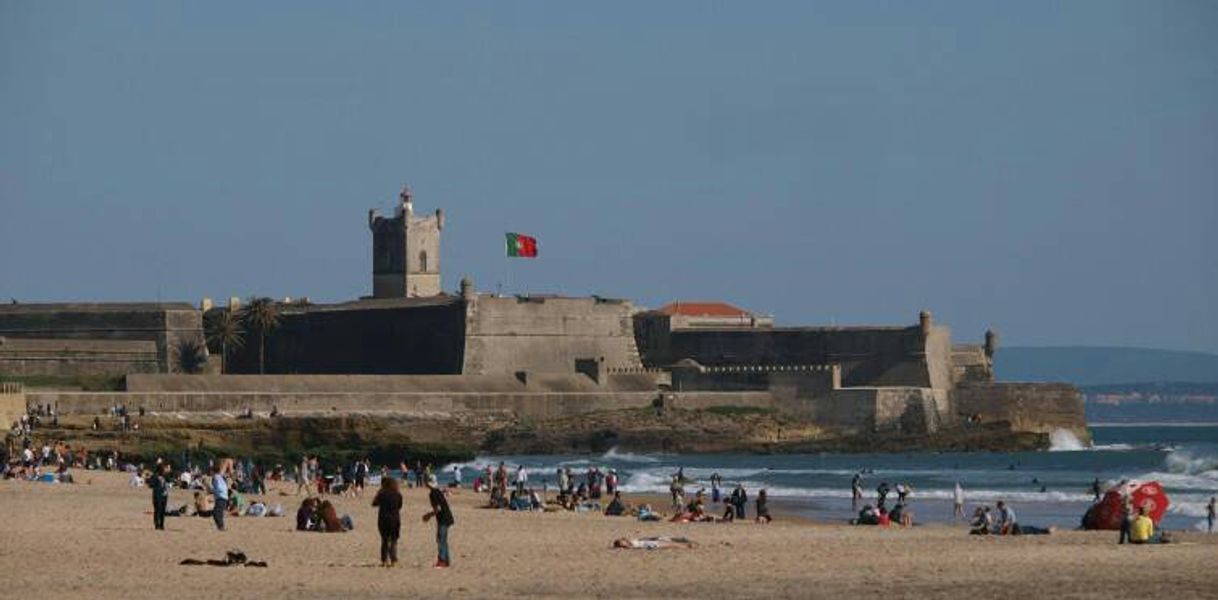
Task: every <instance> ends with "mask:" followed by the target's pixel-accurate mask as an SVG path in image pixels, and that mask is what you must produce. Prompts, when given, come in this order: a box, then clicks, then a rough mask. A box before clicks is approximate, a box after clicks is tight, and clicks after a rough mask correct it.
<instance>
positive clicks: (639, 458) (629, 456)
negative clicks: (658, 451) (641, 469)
mask: <svg viewBox="0 0 1218 600" xmlns="http://www.w3.org/2000/svg"><path fill="white" fill-rule="evenodd" d="M601 460H603V461H605V462H609V461H616V462H629V463H656V462H660V459H658V458H656V457H654V456H647V455H645V454H635V453H633V452H618V450H617V446H614V447H612V448H610V449H609V451H608V452H606V453H604V454H602V455H601Z"/></svg>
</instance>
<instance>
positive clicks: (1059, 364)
mask: <svg viewBox="0 0 1218 600" xmlns="http://www.w3.org/2000/svg"><path fill="white" fill-rule="evenodd" d="M994 359H995V360H994V368H995V371H996V373H995V374H996V375H997V377H998V379H999V380H1003V381H1064V382H1067V383H1073V384H1075V385H1079V386H1094V385H1111V384H1120V383H1133V382H1151V381H1188V382H1216V381H1218V354H1207V353H1204V352H1180V351H1176V350H1151V349H1148V348H1109V347H1100V346H1045V347H1039V348H1036V347H1013V348H999V349H998V355H997V356H995V357H994Z"/></svg>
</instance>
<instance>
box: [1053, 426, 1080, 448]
mask: <svg viewBox="0 0 1218 600" xmlns="http://www.w3.org/2000/svg"><path fill="white" fill-rule="evenodd" d="M1086 449H1087V446H1086V445H1084V444H1083V442H1082V440H1079V439H1078V436H1076V435H1074V433H1073V432H1071V431H1070V430H1068V429H1060V428H1059V429H1054V430H1053V431H1052V432H1051V433H1049V451H1050V452H1073V451H1076V450H1086Z"/></svg>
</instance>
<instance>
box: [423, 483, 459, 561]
mask: <svg viewBox="0 0 1218 600" xmlns="http://www.w3.org/2000/svg"><path fill="white" fill-rule="evenodd" d="M427 490H428V491H427V499H428V501H430V502H431V511H430V512H428V513H426V514H424V515H423V522H424V523H426V522H427V521H430V520H431V519H432V517H435V519H436V564H435V568H437V569H447V568H448V567H451V566H452V557H451V556H450V555H449V552H448V528H449V527H452V526H453V523H455V522H456V520H455V519H453V513H452V510H451V509H449V508H448V499H447V498H445V497H444V492H442V491H440V488H439V486H437V485H436V477H435V475H430V476H428V477H427Z"/></svg>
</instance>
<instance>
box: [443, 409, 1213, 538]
mask: <svg viewBox="0 0 1218 600" xmlns="http://www.w3.org/2000/svg"><path fill="white" fill-rule="evenodd" d="M1091 432H1092V437H1093V440H1094V445H1093V446H1090V447H1088V446H1085V445H1084V444H1082V443H1080V442H1079V441H1078V440H1077V439H1075V438H1074V437H1073V436H1072V435H1070V434H1069V433H1068V432H1065V431H1060V432H1054V434H1053V435H1052V436H1051V440H1052V443H1053V448H1052V449H1051V450H1049V451H1044V452H1014V453H1006V452H908V453H901V454H829V453H820V454H774V455H758V454H689V455H682V454H642V453H631V452H623V451H619V450H618V449H616V448H615V449H612V450H610V451H608V452H605V453H603V454H592V455H546V456H540V455H520V456H483V457H478V458H477V459H475V460H474V461H471V462H469V463H464V464H463V466H464V467H466V469H465V470H464V473H465V474H464V477H463V479H464V480H465V483H466V484H468V483H469V482H471V481H472V480H473V477H474V476H475V474H474V473H473V472H472V471H471V470H470V468H474V467H476V468H481V467H483V466H485V465H487V464H490V465H498V463H499V462H500V461H503V462H505V463H507V465H508V467H509V468H510V469H513V470H514V469H515V467H516V465H521V464H522V465H524V466H525V467H526V468H527V469H528V470H529V483H530V484H531V485H533V486H534V487H538V488H540V487H542V484H543V483H545V484H546V486H547V487H548V488H549V489H550V490H553V488H554V486H555V482H556V481H557V477H556V474H555V473H556V471H555V470H556V469H557V468H559V467H570V468H571V470H572V474H573V475H575V476H576V477H581V478H582V475H583V473H584V472H585V470H586V469H588V468H590V467H593V466H595V467H600V468H601V470H602V471H606V470H608V469H610V468H612V469H616V470H617V473H618V476H619V478H620V480H621V482H622V483H621V489H622V491H624V492H650V493H659V494H667V493H668V486H669V482H670V478H671V476H672V475H673V474H674V473H676V472H677V470H678V469H683V470H684V474H685V477H686V478H687V479H690V480H693V483H687V484H686V486H685V489H686V493H687V494H689V493H693V492H695V491H697V489H699V488H700V487H704V488H706V491H707V495H708V498H709V495H710V477H711V475H712V474H713V473H718V474H719V475H721V476H722V477H723V480H724V487H725V488H727V490H726V491H730V489H731V488H732V487H734V486H735V485H736V483H742V484H743V485H744V486H745V488H746V490H747V491H748V494H749V499H750V502H749V512H750V513H751V511H752V508H753V507H752V499H753V498H755V497H756V494H757V491H758V490H760V489H763V488H764V489H765V490H767V493H768V494H769V496H770V499H771V505H773V506H775V507H776V508H778V507H781V508H783V509H786V510H789V511H794V512H796V513H799V514H803V515H806V516H809V517H811V518H813V519H816V520H825V521H837V522H845V521H846V520H848V519H850V518H851V517H852V516H854V515H855V513H856V512H857V510H856V509H853V508H852V506H851V490H850V481H851V478H852V477H853V476H854V474H855V473H860V472H861V473H863V489H864V501H865V502H874V501H875V488H876V487H877V486H878V485H879V484H880V483H881V482H886V483H888V484H889V486H891V487H895V485H896V484H897V483H904V484H907V485H910V486H912V488H913V492H912V494H911V495H910V499H911V502H910V504H909V506H910V508H911V510H912V511H913V513H914V516H915V519H916V521H920V522H952V521H953V516H952V512H953V511H952V497H953V493H954V490H955V486H956V483H957V482H958V483H959V484H960V485H961V486H962V487H963V488H964V494H965V509H966V512H967V513H968V514H970V515H971V513H972V509H973V508H974V507H976V506H980V505H990V506H992V505H993V504H994V503H995V502H996V501H998V500H1005V501H1006V502H1007V504H1009V505H1011V506H1012V507H1013V508H1014V509H1015V511H1016V514H1017V516H1018V519H1019V521H1020V523H1023V524H1028V525H1038V526H1041V527H1047V526H1050V525H1053V526H1057V527H1060V528H1074V527H1077V526H1078V524H1079V520H1080V519H1081V517H1082V515H1083V513H1084V512H1085V511H1086V509H1087V507H1088V506H1089V505H1090V503H1091V501H1092V498H1093V496H1092V493H1091V484H1092V481H1093V480H1094V479H1096V478H1098V479H1099V480H1100V482H1101V485H1102V486H1103V487H1104V489H1107V487H1108V486H1109V485H1111V484H1113V483H1116V482H1118V481H1120V480H1123V479H1136V480H1157V481H1159V482H1160V483H1162V484H1163V486H1164V488H1165V490H1166V492H1167V495H1168V497H1169V498H1170V500H1171V507H1170V508H1169V509H1168V513H1167V515H1166V516H1165V517H1164V521H1163V523H1162V526H1163V527H1166V528H1169V529H1200V528H1202V527H1203V525H1204V521H1205V504H1206V503H1207V502H1208V501H1209V499H1210V497H1212V496H1215V495H1218V424H1205V425H1136V424H1135V425H1120V426H1101V425H1093V426H1092V427H1091ZM451 473H452V465H449V466H447V467H445V469H444V470H443V471H441V472H440V476H441V478H444V477H446V475H447V474H451ZM579 480H582V479H577V481H579ZM726 491H725V493H726ZM895 500H896V494H895V492H893V493H892V494H890V496H889V501H888V505H889V506H891V505H892V503H893V502H895ZM711 508H712V509H713V508H715V507H714V506H712V507H711Z"/></svg>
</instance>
